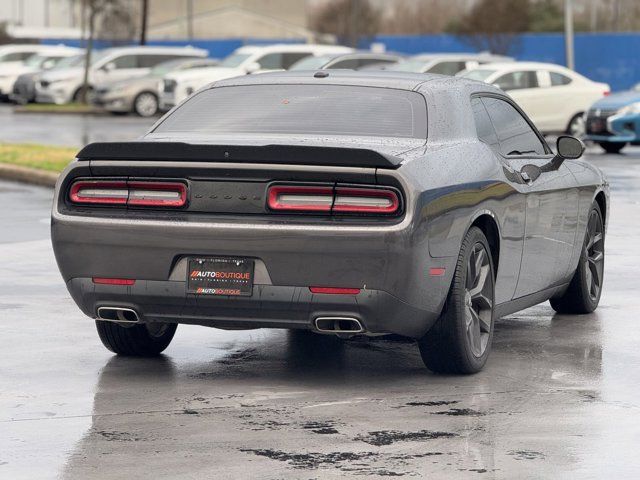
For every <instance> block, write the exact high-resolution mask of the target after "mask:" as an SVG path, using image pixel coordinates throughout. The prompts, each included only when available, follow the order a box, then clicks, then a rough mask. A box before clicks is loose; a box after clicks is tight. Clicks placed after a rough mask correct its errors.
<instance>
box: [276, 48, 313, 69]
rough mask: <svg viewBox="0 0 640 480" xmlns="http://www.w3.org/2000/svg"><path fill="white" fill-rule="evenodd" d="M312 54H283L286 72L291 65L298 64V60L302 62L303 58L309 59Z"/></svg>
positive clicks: (283, 65) (283, 64)
mask: <svg viewBox="0 0 640 480" xmlns="http://www.w3.org/2000/svg"><path fill="white" fill-rule="evenodd" d="M309 55H310V54H309V53H307V52H298V53H295V52H291V53H283V54H282V67H281V68H284V69H285V70H289V68H290V67H291V65H293V64H294V63H296V62H297V61H298V60H302V59H303V58H306V57H308V56H309Z"/></svg>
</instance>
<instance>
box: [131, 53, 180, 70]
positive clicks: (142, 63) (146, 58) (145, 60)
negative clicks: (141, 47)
mask: <svg viewBox="0 0 640 480" xmlns="http://www.w3.org/2000/svg"><path fill="white" fill-rule="evenodd" d="M177 58H184V57H182V56H179V55H138V68H153V67H155V66H156V65H158V64H159V63H162V62H167V61H169V60H175V59H177Z"/></svg>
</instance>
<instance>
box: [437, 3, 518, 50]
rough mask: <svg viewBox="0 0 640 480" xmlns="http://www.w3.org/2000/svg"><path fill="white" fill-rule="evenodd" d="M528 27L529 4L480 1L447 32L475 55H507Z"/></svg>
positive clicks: (452, 24) (451, 25)
mask: <svg viewBox="0 0 640 480" xmlns="http://www.w3.org/2000/svg"><path fill="white" fill-rule="evenodd" d="M529 24H530V3H529V0H510V1H508V2H506V1H504V0H480V1H478V2H477V3H475V4H474V5H473V7H471V9H470V10H469V11H468V12H467V13H466V14H465V15H463V16H462V17H461V18H460V19H459V20H458V21H454V22H452V23H451V24H450V26H449V27H448V30H449V31H450V32H452V33H454V34H456V35H458V36H459V37H460V39H461V40H462V41H464V42H465V43H468V44H469V45H471V46H472V47H474V48H475V49H476V50H478V51H490V52H492V53H497V54H501V55H506V54H508V53H510V52H511V51H512V50H513V49H514V47H515V46H516V43H517V41H518V34H520V33H522V32H526V31H527V30H528V28H529Z"/></svg>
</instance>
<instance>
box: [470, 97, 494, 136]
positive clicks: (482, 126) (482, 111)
mask: <svg viewBox="0 0 640 480" xmlns="http://www.w3.org/2000/svg"><path fill="white" fill-rule="evenodd" d="M471 109H472V110H473V120H474V122H475V124H476V132H477V134H478V139H479V140H480V141H481V142H484V143H486V144H487V145H489V146H491V147H496V148H498V137H497V135H496V131H495V129H494V128H493V124H492V123H491V119H490V118H489V114H488V113H487V109H486V108H484V104H483V103H482V100H481V99H479V98H472V99H471Z"/></svg>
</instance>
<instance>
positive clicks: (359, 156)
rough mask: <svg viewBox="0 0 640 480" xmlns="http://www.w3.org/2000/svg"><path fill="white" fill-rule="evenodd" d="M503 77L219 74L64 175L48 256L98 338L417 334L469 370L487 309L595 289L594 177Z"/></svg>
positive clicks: (431, 360) (600, 248)
mask: <svg viewBox="0 0 640 480" xmlns="http://www.w3.org/2000/svg"><path fill="white" fill-rule="evenodd" d="M583 151H584V145H583V144H582V143H581V142H580V141H579V140H577V139H575V138H572V137H568V136H562V137H560V138H559V139H558V140H557V145H556V152H555V153H554V152H553V151H552V150H551V149H550V148H549V146H548V145H547V143H546V142H545V140H544V138H543V137H542V136H541V135H540V133H539V132H538V131H537V130H536V128H535V126H534V125H533V124H532V123H531V121H530V120H529V119H528V118H527V116H526V115H525V114H524V113H523V112H522V110H521V109H520V108H519V107H518V106H517V105H516V104H515V103H514V102H513V100H512V99H511V98H509V97H508V96H507V95H505V94H504V93H503V92H502V91H501V90H499V89H497V88H495V87H493V86H491V85H487V84H484V83H480V82H476V81H472V80H467V79H463V78H451V77H444V76H440V75H428V74H410V73H402V72H349V71H318V72H313V71H300V72H282V73H271V74H263V75H249V76H246V77H239V78H233V79H229V80H225V81H221V82H218V83H215V84H212V85H210V86H209V87H207V88H205V89H203V90H201V91H199V92H198V93H196V94H195V95H193V96H191V97H190V98H189V99H187V100H186V101H185V102H184V103H182V104H181V105H179V106H178V107H177V108H175V109H173V110H172V111H171V112H169V113H168V114H167V115H165V116H164V117H163V118H162V119H160V120H159V121H158V122H157V123H156V124H155V125H154V126H153V128H152V129H151V130H150V131H149V133H147V134H146V135H145V136H144V137H143V138H142V139H140V140H139V141H135V142H117V143H93V144H90V145H88V146H86V147H85V148H84V149H82V150H81V151H80V152H79V153H78V155H77V159H76V161H74V162H72V163H71V164H70V165H69V167H68V168H67V169H66V170H65V171H64V173H63V174H62V175H61V176H60V179H59V181H58V184H57V186H56V193H55V198H54V206H53V215H52V217H53V218H52V227H51V229H52V232H51V234H52V241H53V247H54V251H55V255H56V259H57V262H58V266H59V268H60V271H61V273H62V276H63V278H64V281H65V282H66V284H67V288H68V290H69V292H70V293H71V296H72V297H73V299H74V300H75V302H76V303H77V304H78V306H79V307H80V309H81V310H82V311H83V312H84V313H85V314H86V315H88V316H89V317H92V318H94V319H95V320H96V326H97V330H98V334H99V336H100V339H101V340H102V342H103V343H104V345H105V346H106V347H107V348H108V349H109V350H111V351H113V352H115V353H118V354H122V355H144V356H147V355H157V354H159V353H160V352H161V351H163V350H164V349H165V348H166V347H167V346H168V345H169V343H170V342H171V339H172V338H173V335H174V333H175V331H176V327H177V324H178V323H186V324H197V325H204V326H209V327H216V328H223V329H254V328H265V327H268V328H287V329H308V330H311V331H314V332H317V333H323V334H336V335H339V336H343V337H351V336H353V335H381V334H396V335H401V336H404V337H410V338H413V339H416V340H417V343H418V346H419V349H420V352H421V354H422V358H423V360H424V363H425V365H426V366H427V367H428V368H429V369H430V370H432V371H434V372H449V373H474V372H477V371H479V370H480V369H481V368H482V367H483V366H484V364H485V362H486V360H487V357H488V355H489V352H490V350H491V341H492V337H493V332H494V321H495V319H497V318H499V317H501V316H504V315H508V314H511V313H513V312H516V311H518V310H522V309H524V308H527V307H530V306H532V305H535V304H538V303H541V302H544V301H546V300H550V302H551V305H552V307H553V308H554V309H555V310H556V311H558V312H561V313H576V314H579V313H589V312H592V311H593V310H594V309H595V308H596V307H597V305H598V302H599V300H600V294H601V292H602V282H603V267H604V239H605V230H606V221H607V217H608V205H609V187H608V183H607V182H606V180H605V179H604V178H603V175H602V173H601V172H600V171H599V170H598V169H597V168H595V167H594V166H593V165H591V164H589V163H588V162H585V161H581V160H579V158H580V156H581V155H582V153H583Z"/></svg>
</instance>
